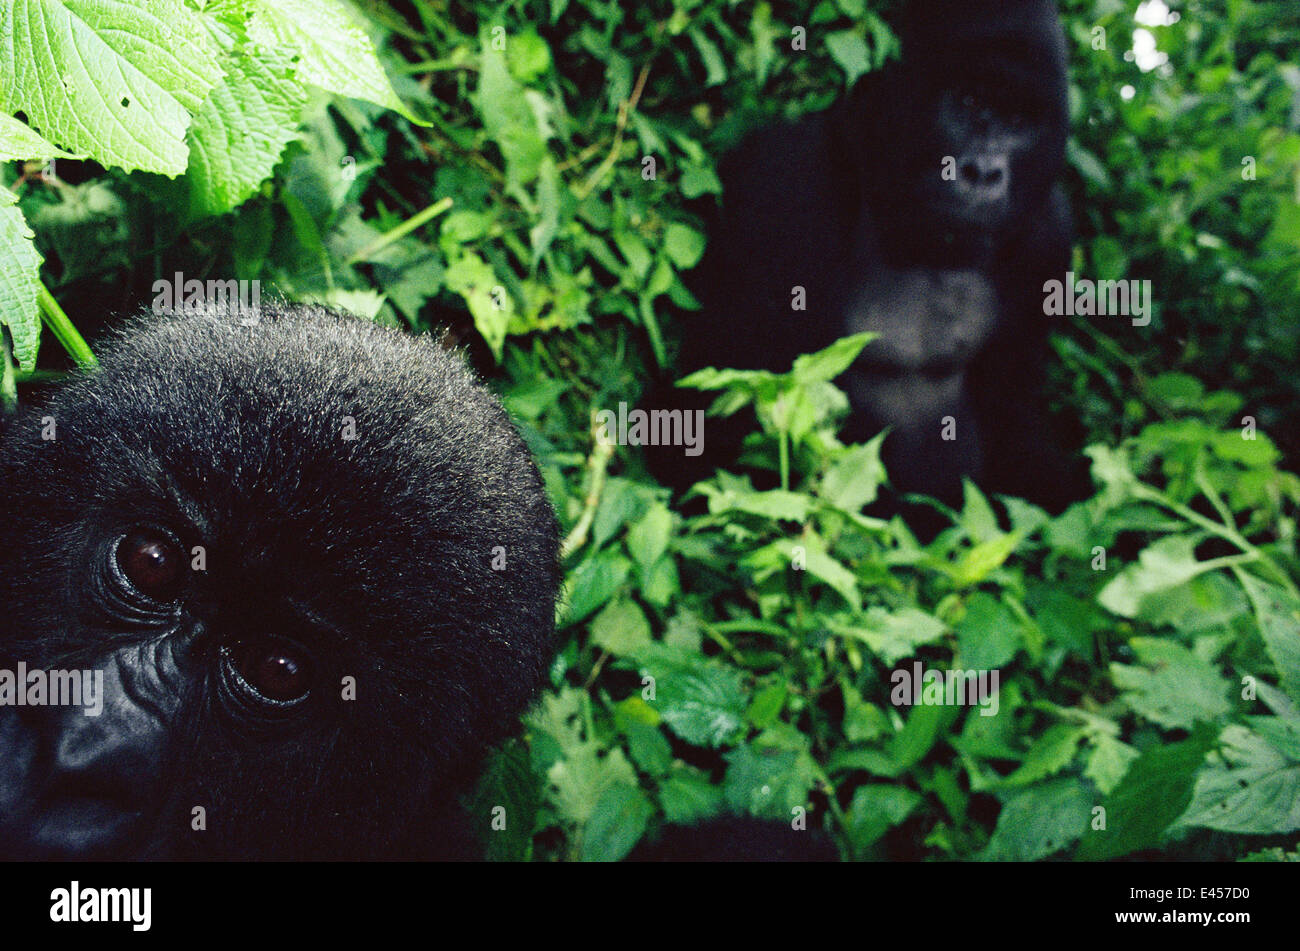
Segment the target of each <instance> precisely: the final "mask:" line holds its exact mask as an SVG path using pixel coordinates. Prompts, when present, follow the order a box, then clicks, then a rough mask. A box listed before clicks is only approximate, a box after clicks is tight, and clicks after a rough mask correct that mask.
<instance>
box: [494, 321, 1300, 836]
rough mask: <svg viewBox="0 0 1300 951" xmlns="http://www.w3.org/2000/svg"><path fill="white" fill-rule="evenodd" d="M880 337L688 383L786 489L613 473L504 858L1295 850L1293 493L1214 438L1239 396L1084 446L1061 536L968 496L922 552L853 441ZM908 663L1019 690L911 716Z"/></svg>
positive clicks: (515, 765)
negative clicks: (825, 833)
mask: <svg viewBox="0 0 1300 951" xmlns="http://www.w3.org/2000/svg"><path fill="white" fill-rule="evenodd" d="M868 339H869V338H868V337H867V336H866V335H860V336H858V337H855V338H851V339H846V340H843V341H840V342H839V343H837V344H835V345H834V346H832V347H830V348H828V349H827V350H825V351H822V352H821V353H817V354H812V355H809V356H807V357H804V358H801V359H800V360H799V362H797V363H796V364H795V366H794V367H793V368H792V370H791V372H789V373H787V374H773V373H767V372H747V371H733V370H708V371H703V372H701V373H699V374H696V375H695V376H693V377H692V378H690V379H689V380H687V381H686V382H687V383H688V384H690V385H694V386H699V387H702V388H708V389H718V390H720V391H721V394H720V396H719V398H718V399H717V401H716V402H715V406H714V412H718V413H727V412H734V411H736V410H738V409H739V408H741V407H743V406H745V405H752V406H753V407H754V408H755V410H756V412H757V419H758V422H759V426H758V428H757V430H756V431H755V432H754V433H753V434H752V436H751V437H750V439H749V442H748V454H747V461H748V462H749V463H751V464H753V465H755V466H758V467H763V466H764V465H765V466H766V467H767V468H769V469H771V470H773V471H775V472H776V474H777V476H778V478H779V480H780V483H779V487H777V488H772V489H756V488H755V486H754V482H753V481H752V480H751V478H750V477H748V476H743V475H738V474H734V473H729V472H718V473H717V474H716V476H715V477H714V478H712V479H709V480H707V481H705V482H703V483H700V484H699V485H698V486H697V487H696V489H695V493H696V495H697V496H698V497H699V498H700V499H702V500H703V502H704V503H705V506H706V509H707V510H706V511H704V512H702V513H699V514H691V515H683V514H681V513H678V512H674V511H673V510H672V509H670V508H669V507H668V505H667V504H665V498H666V497H665V495H664V493H663V492H662V490H657V489H655V488H653V487H651V486H647V485H645V484H642V483H638V482H635V481H632V480H630V479H626V478H622V477H610V478H609V480H608V482H607V483H606V485H605V487H604V494H603V496H602V498H601V502H600V505H599V508H598V510H597V514H596V516H595V519H594V528H593V531H592V534H591V537H590V540H589V543H588V544H587V545H586V546H585V548H584V549H583V550H582V551H580V552H576V553H575V556H576V557H577V562H576V564H575V565H574V567H573V568H572V570H571V572H570V587H569V596H568V601H567V609H566V614H565V619H564V623H565V625H567V627H568V629H569V630H570V631H574V632H576V631H580V630H582V628H583V627H584V626H585V628H586V630H587V632H588V633H587V636H586V638H585V640H584V639H582V638H572V639H571V640H570V641H569V643H568V645H567V647H566V649H565V651H564V652H563V653H562V655H561V657H560V658H559V660H558V661H557V663H556V665H555V667H554V669H553V671H552V676H553V681H554V685H555V689H554V691H553V692H552V693H551V694H549V695H548V696H547V698H546V700H545V702H544V704H543V705H542V707H541V709H540V710H539V712H538V713H537V714H536V715H535V716H534V717H533V718H531V719H530V720H529V732H528V735H527V742H526V743H519V744H516V745H514V746H512V747H510V748H509V749H507V750H506V751H505V752H504V753H502V754H501V756H500V762H499V765H498V768H497V769H496V770H495V772H494V773H493V777H494V781H497V782H499V781H500V779H501V777H502V776H504V775H512V776H515V777H516V779H517V778H518V776H520V775H527V776H529V777H531V778H530V779H529V780H528V781H527V782H525V783H524V786H525V787H526V788H528V789H529V790H530V797H525V800H524V801H523V802H519V801H518V799H519V797H518V796H516V798H515V799H512V800H511V801H512V802H516V804H517V805H520V806H522V807H523V808H525V809H526V815H527V816H528V817H530V818H531V821H530V822H525V824H524V825H525V829H524V831H521V832H517V833H516V835H515V838H514V839H512V840H510V841H507V840H506V839H503V838H500V837H498V838H497V839H495V840H493V841H494V842H495V845H496V846H497V847H498V849H499V852H498V854H500V855H502V856H506V855H511V856H522V855H525V854H543V855H547V854H553V855H571V856H578V857H586V858H617V857H621V856H622V855H623V854H625V853H626V851H627V850H628V849H630V848H631V847H632V846H633V845H634V844H635V842H636V841H637V840H638V839H639V838H640V836H641V835H642V834H643V833H644V832H645V830H646V829H647V828H648V827H649V826H650V825H651V824H653V823H655V822H658V821H664V820H667V821H672V822H690V821H691V820H693V819H697V818H701V817H704V816H709V815H715V814H718V813H721V812H741V813H752V814H756V815H761V816H765V817H769V818H773V819H786V820H789V821H792V822H795V823H796V824H798V823H800V822H806V823H808V824H809V825H820V826H823V827H825V828H827V829H829V830H830V831H831V832H832V833H833V834H834V835H835V836H836V838H837V840H838V842H839V843H840V846H841V849H842V850H843V852H844V854H845V855H846V856H847V857H854V858H869V857H875V858H880V857H920V856H934V857H944V856H946V857H953V858H984V859H1016V860H1033V859H1042V858H1047V857H1050V856H1074V857H1077V858H1089V859H1098V858H1112V857H1118V856H1124V855H1131V854H1133V853H1135V852H1143V851H1146V850H1162V851H1167V852H1172V853H1174V854H1183V855H1202V856H1207V855H1219V854H1221V851H1215V850H1216V849H1217V850H1223V849H1224V848H1227V849H1228V850H1229V852H1228V853H1227V854H1232V855H1241V854H1242V853H1243V852H1245V851H1248V850H1249V849H1250V848H1251V847H1254V846H1252V844H1251V843H1257V844H1259V845H1267V844H1271V843H1270V841H1269V840H1267V839H1258V838H1253V837H1268V836H1277V835H1282V834H1286V833H1294V832H1295V830H1296V829H1297V828H1300V811H1298V810H1300V806H1298V805H1297V803H1300V707H1298V706H1297V704H1298V703H1300V597H1298V596H1297V588H1296V584H1295V580H1294V579H1295V577H1296V557H1295V519H1294V513H1295V506H1296V502H1297V500H1300V481H1298V480H1297V478H1296V477H1295V476H1294V475H1292V474H1290V473H1285V472H1281V471H1279V470H1278V469H1277V468H1276V463H1277V461H1278V458H1279V456H1278V453H1277V451H1276V449H1275V448H1274V447H1273V446H1272V445H1271V443H1270V442H1269V440H1268V439H1267V438H1266V437H1264V436H1262V435H1260V434H1258V433H1256V432H1253V431H1252V430H1251V429H1250V428H1249V427H1246V428H1236V429H1234V428H1225V427H1223V426H1222V425H1221V424H1222V423H1223V422H1224V420H1225V419H1226V418H1227V414H1230V413H1232V412H1235V409H1236V407H1238V406H1239V404H1240V401H1239V400H1237V399H1236V398H1235V397H1234V396H1233V395H1232V394H1229V393H1214V394H1205V393H1203V392H1201V391H1199V390H1198V391H1197V392H1192V390H1194V389H1196V388H1195V386H1192V387H1191V389H1189V388H1188V387H1189V383H1190V381H1188V380H1187V378H1185V377H1178V376H1175V375H1170V377H1169V378H1168V379H1162V380H1160V381H1157V383H1156V384H1155V385H1156V386H1157V387H1160V388H1165V389H1170V390H1171V391H1180V392H1182V393H1183V395H1184V396H1185V397H1187V399H1186V400H1185V401H1184V405H1185V409H1186V418H1185V419H1183V420H1181V421H1178V422H1171V423H1160V424H1155V425H1151V426H1148V427H1147V428H1146V429H1144V430H1143V431H1141V432H1140V433H1139V434H1138V435H1137V436H1135V437H1133V438H1131V439H1129V440H1127V441H1125V442H1124V443H1123V444H1121V445H1120V446H1118V447H1116V448H1107V447H1104V446H1094V447H1092V448H1091V449H1090V450H1089V453H1090V455H1091V457H1092V460H1093V476H1094V479H1095V481H1096V482H1097V484H1098V487H1099V489H1098V492H1097V494H1096V496H1095V497H1094V498H1092V499H1091V500H1089V501H1087V502H1085V503H1081V504H1079V505H1076V506H1074V507H1073V508H1071V509H1070V510H1068V511H1067V512H1065V513H1064V514H1063V515H1062V516H1060V517H1059V518H1055V519H1052V518H1050V517H1049V516H1048V515H1047V514H1046V513H1044V512H1043V511H1041V510H1039V509H1037V508H1035V507H1033V506H1030V505H1027V504H1025V503H1023V502H1020V501H1018V500H1015V499H1010V498H1007V499H1003V500H1002V503H1003V504H1002V505H1001V506H1000V507H999V506H995V505H993V504H991V503H990V501H989V500H988V499H986V498H985V497H984V496H983V495H982V494H981V493H980V492H979V491H978V489H976V488H975V487H974V486H973V485H969V484H968V485H967V488H966V497H965V503H964V505H963V508H962V510H961V511H959V512H951V513H950V516H951V519H952V526H951V527H950V528H949V529H947V530H945V531H942V532H941V533H940V534H939V535H938V536H937V537H936V538H935V539H934V540H933V541H931V542H929V543H928V544H922V543H920V542H918V541H917V540H916V538H915V537H914V536H913V535H912V534H911V532H909V531H908V529H907V527H906V526H905V525H904V524H903V522H902V521H901V519H897V518H896V519H893V520H890V521H882V520H881V519H877V518H872V517H870V516H868V515H864V514H862V509H863V507H864V506H866V505H869V503H870V502H871V501H873V500H874V499H875V498H876V496H877V493H878V491H879V489H880V487H881V485H882V483H883V480H884V479H885V478H886V474H885V472H884V470H883V468H882V466H881V464H880V456H879V448H880V442H881V438H888V437H887V435H884V436H882V437H880V438H877V439H874V440H872V441H871V442H869V443H867V444H864V445H844V444H842V443H841V442H840V441H839V439H838V438H837V437H836V435H835V431H836V426H837V423H838V422H839V420H840V418H841V417H842V415H843V413H844V412H845V410H846V408H847V403H846V400H845V397H844V396H843V394H841V393H840V392H839V391H838V390H837V389H836V388H835V387H834V385H833V383H832V381H833V380H834V379H835V377H837V376H838V375H839V373H840V372H841V371H842V370H843V369H844V368H845V367H847V366H848V364H849V363H850V362H851V361H852V360H853V359H854V357H855V356H856V355H857V353H858V352H859V351H860V350H861V348H862V347H863V346H864V345H865V344H866V343H867V341H868ZM917 662H920V663H921V664H922V665H923V666H924V667H925V668H927V669H936V670H939V671H943V670H947V669H954V670H955V669H960V670H967V671H969V670H994V671H998V672H999V673H1000V689H999V695H998V703H997V708H996V715H993V716H987V715H980V710H979V709H978V708H976V707H974V706H970V705H967V706H954V705H944V704H924V703H922V704H917V705H915V706H910V707H908V706H901V705H898V704H896V703H895V702H894V697H895V694H894V686H895V682H896V681H895V677H894V672H895V671H898V670H905V671H910V670H911V669H912V665H913V664H915V663H917ZM501 764H510V765H511V766H512V769H507V768H506V766H505V765H501ZM494 794H495V795H498V796H500V795H506V792H505V791H504V790H502V789H500V788H499V787H498V788H497V789H496V790H495V791H494ZM529 828H531V829H532V830H533V831H535V832H536V836H535V837H533V838H530V836H529V835H528V829H529ZM1213 832H1230V833H1239V834H1242V835H1244V836H1249V837H1252V838H1247V839H1243V840H1241V844H1240V845H1239V846H1235V847H1233V846H1224V845H1223V841H1222V837H1217V838H1216V837H1215V836H1214V835H1213V834H1212V833H1213ZM1215 843H1218V844H1215ZM1234 848H1235V851H1232V850H1233V849H1234Z"/></svg>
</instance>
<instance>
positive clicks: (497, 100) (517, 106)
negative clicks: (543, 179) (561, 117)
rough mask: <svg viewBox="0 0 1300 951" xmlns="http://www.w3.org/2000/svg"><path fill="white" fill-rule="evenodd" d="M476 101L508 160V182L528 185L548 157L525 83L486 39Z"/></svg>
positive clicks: (484, 122)
mask: <svg viewBox="0 0 1300 951" xmlns="http://www.w3.org/2000/svg"><path fill="white" fill-rule="evenodd" d="M475 104H476V105H477V106H478V110H479V114H480V115H482V117H483V128H484V129H485V130H486V131H487V134H488V137H489V138H491V139H492V141H493V142H495V143H496V144H497V147H498V148H500V149H501V155H502V156H503V157H504V158H505V160H506V180H507V182H508V184H510V185H527V184H528V183H530V182H531V181H533V179H535V178H537V175H538V173H539V172H540V171H541V167H542V160H543V159H544V158H545V157H546V142H545V140H544V139H543V137H542V131H541V129H540V127H539V126H538V124H537V117H536V115H535V114H534V113H533V110H532V108H531V107H530V106H529V104H528V100H527V99H526V98H525V97H524V87H523V86H521V85H519V83H517V82H515V80H514V77H513V76H511V75H510V70H509V69H507V68H506V60H505V57H504V56H503V55H502V54H501V53H500V52H498V51H497V50H494V49H492V46H491V43H490V42H486V41H485V42H484V43H483V62H482V66H481V68H480V71H479V84H478V92H477V93H476V94H475Z"/></svg>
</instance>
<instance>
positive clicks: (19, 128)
mask: <svg viewBox="0 0 1300 951" xmlns="http://www.w3.org/2000/svg"><path fill="white" fill-rule="evenodd" d="M84 157H85V156H82V155H73V154H72V153H71V152H65V151H63V149H61V148H59V147H58V146H57V145H54V144H53V143H51V142H47V141H45V139H43V138H41V136H40V134H39V133H37V132H36V131H35V130H34V129H32V128H31V126H29V125H27V123H25V122H21V121H19V120H18V119H15V118H14V117H13V116H6V115H0V162H15V161H16V162H28V161H38V162H39V161H44V160H46V159H52V158H66V159H77V158H84Z"/></svg>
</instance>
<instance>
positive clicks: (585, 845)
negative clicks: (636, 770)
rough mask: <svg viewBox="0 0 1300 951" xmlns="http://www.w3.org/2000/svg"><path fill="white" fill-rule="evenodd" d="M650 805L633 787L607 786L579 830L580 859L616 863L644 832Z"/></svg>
mask: <svg viewBox="0 0 1300 951" xmlns="http://www.w3.org/2000/svg"><path fill="white" fill-rule="evenodd" d="M653 814H654V807H653V806H651V805H650V800H649V799H647V798H646V795H645V793H643V792H642V791H641V790H640V789H637V788H636V787H635V786H621V785H620V786H610V787H609V788H608V789H606V790H605V791H604V792H603V793H601V795H600V799H599V800H598V801H597V802H596V808H595V809H594V810H593V811H592V814H591V818H590V819H589V820H588V821H587V824H586V825H585V826H584V827H583V829H582V852H581V858H582V861H584V862H617V861H619V860H620V859H622V858H624V857H625V856H626V855H627V854H628V853H629V852H631V851H632V847H633V846H635V845H636V844H637V842H638V841H639V840H640V839H641V836H642V835H643V834H644V833H645V827H646V823H647V822H648V821H649V820H650V817H651V816H652V815H653Z"/></svg>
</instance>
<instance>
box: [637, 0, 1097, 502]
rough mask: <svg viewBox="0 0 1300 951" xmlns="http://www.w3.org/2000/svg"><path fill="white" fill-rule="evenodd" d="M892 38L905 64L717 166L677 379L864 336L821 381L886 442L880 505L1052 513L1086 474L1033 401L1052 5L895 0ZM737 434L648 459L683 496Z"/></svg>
mask: <svg viewBox="0 0 1300 951" xmlns="http://www.w3.org/2000/svg"><path fill="white" fill-rule="evenodd" d="M900 35H901V39H902V44H903V49H902V57H903V58H902V61H901V62H897V63H891V64H890V65H888V66H886V67H885V68H883V69H881V70H880V71H878V72H876V73H873V74H870V75H868V76H866V77H864V78H863V79H862V80H861V81H860V82H859V83H858V84H857V85H856V86H855V88H854V89H853V90H852V92H851V93H850V94H849V95H848V96H847V97H846V98H845V99H844V100H842V101H841V102H840V103H838V104H837V105H836V106H835V107H833V108H832V109H830V110H829V111H827V112H824V113H820V114H816V115H812V116H808V117H806V118H804V119H803V120H802V121H800V122H798V123H795V124H788V125H783V126H779V127H776V128H771V129H767V130H764V131H761V132H759V133H757V134H755V135H752V136H751V137H749V138H748V139H747V140H745V141H744V142H743V143H742V144H741V146H740V147H739V148H737V149H736V150H734V151H733V152H732V153H731V154H730V155H728V156H727V157H726V158H725V159H724V161H723V163H722V166H721V171H722V181H723V203H722V204H723V207H722V209H721V211H720V213H719V214H718V215H717V216H716V218H715V220H713V221H712V222H711V223H710V227H709V236H708V250H707V252H706V255H705V259H704V261H703V262H702V263H701V266H700V270H699V272H698V278H699V281H698V290H699V296H700V297H701V299H702V301H703V304H704V311H703V313H702V314H700V315H699V316H696V317H693V318H690V319H689V321H688V322H687V325H686V328H685V331H684V341H683V349H682V358H681V366H680V371H681V374H682V375H685V374H686V373H688V372H691V371H693V370H696V369H698V368H700V367H704V366H719V367H721V366H726V367H739V368H745V369H753V368H762V369H769V370H774V371H777V372H785V371H787V370H789V368H790V365H791V363H792V362H793V360H794V358H795V357H796V356H798V355H799V354H801V353H809V352H813V351H816V350H819V349H822V348H824V347H826V346H828V345H829V344H831V343H832V342H833V341H835V340H836V339H838V338H840V337H842V336H845V335H847V334H851V333H857V332H861V331H876V332H878V333H879V334H880V337H879V339H877V340H876V341H875V342H874V343H872V344H870V345H868V347H867V348H866V349H865V350H864V351H863V353H862V355H861V357H860V358H859V359H858V360H857V362H856V363H854V364H853V366H852V367H850V368H849V370H848V371H847V372H846V373H844V374H843V376H842V377H841V378H840V379H839V381H838V383H839V385H840V386H841V387H842V388H843V389H844V390H845V391H846V392H847V394H848V396H849V399H850V403H851V406H852V415H851V418H850V420H849V422H848V425H847V428H846V433H845V436H846V437H847V438H850V439H853V440H855V441H861V440H864V439H866V438H869V437H870V436H872V435H874V434H875V433H877V432H879V431H881V430H882V429H884V428H886V427H888V428H889V429H890V430H891V432H890V435H889V436H888V437H887V438H886V440H885V443H884V459H885V464H886V468H887V470H888V473H889V476H890V481H891V483H892V486H893V488H894V489H895V490H896V491H897V492H900V493H907V492H921V493H925V494H927V495H932V496H935V497H937V498H938V499H940V500H942V501H944V502H947V503H958V502H960V499H961V495H962V490H961V481H962V478H963V477H969V478H970V479H972V480H973V481H975V482H976V483H977V484H979V485H980V486H981V487H982V488H984V489H986V490H989V491H995V492H1002V493H1008V494H1011V495H1017V496H1022V497H1024V498H1027V499H1030V500H1031V501H1034V502H1037V503H1039V504H1042V505H1044V506H1046V507H1048V508H1050V509H1052V510H1056V511H1059V510H1060V509H1062V508H1063V507H1064V506H1065V505H1066V504H1068V503H1069V502H1070V501H1072V500H1074V499H1076V498H1079V497H1081V496H1082V495H1084V494H1085V493H1086V478H1085V477H1084V470H1083V468H1082V465H1081V464H1080V463H1075V462H1073V461H1072V460H1070V459H1069V458H1068V457H1066V456H1065V455H1064V454H1063V453H1060V452H1059V451H1058V450H1057V449H1056V440H1055V438H1054V437H1053V435H1052V434H1051V432H1050V428H1049V426H1048V421H1047V417H1046V414H1045V412H1044V410H1043V405H1042V404H1043V393H1042V376H1043V374H1042V370H1043V365H1044V363H1045V361H1046V359H1047V352H1046V351H1047V347H1046V338H1047V332H1048V320H1047V318H1046V317H1045V316H1044V312H1043V285H1044V282H1045V281H1047V280H1050V279H1052V278H1056V279H1061V278H1062V277H1063V276H1064V274H1065V271H1066V269H1067V266H1068V263H1069V256H1070V243H1071V233H1072V226H1071V222H1070V217H1069V212H1068V208H1067V205H1066V201H1065V197H1064V195H1063V194H1062V192H1061V190H1060V189H1059V187H1058V186H1057V184H1056V181H1057V178H1058V177H1059V175H1060V173H1061V170H1062V166H1063V163H1064V152H1065V140H1066V133H1067V129H1066V88H1067V84H1066V73H1065V64H1066V57H1065V44H1064V38H1063V34H1062V29H1061V24H1060V22H1059V19H1058V15H1057V11H1056V7H1055V4H1054V3H1053V2H1051V0H913V2H911V3H910V4H908V5H907V7H906V8H905V13H904V18H903V22H902V26H901V31H900ZM801 307H802V309H800V308H801ZM677 392H678V394H680V393H682V392H683V391H677ZM660 395H661V396H662V393H661V394H660ZM670 401H671V402H674V403H677V404H679V405H687V406H689V407H690V408H697V407H702V406H707V405H708V403H709V402H710V396H708V395H703V396H696V395H686V396H681V395H674V396H673V397H672V398H671V400H670ZM750 428H751V426H750V425H747V424H746V423H745V422H744V421H743V420H735V421H731V420H721V421H720V420H710V421H709V422H708V424H707V428H706V438H705V446H706V452H705V454H704V456H703V457H701V458H700V459H698V460H695V464H694V465H691V463H692V460H690V459H684V458H683V456H682V454H681V452H680V450H677V451H676V452H675V453H671V454H670V453H668V452H665V451H662V450H661V451H657V452H655V453H653V454H652V455H651V457H650V462H651V466H652V468H654V469H655V471H656V472H657V473H659V474H660V475H661V476H663V477H665V478H666V479H667V480H668V481H670V482H672V483H673V484H675V485H677V486H678V487H682V486H684V485H689V484H690V483H691V482H692V481H694V480H696V479H700V478H704V477H705V476H707V475H708V474H709V473H710V472H711V471H712V468H713V467H714V466H716V465H719V464H726V463H727V462H728V461H729V460H730V459H731V458H732V457H734V455H735V453H736V452H737V450H738V447H739V441H740V437H741V436H742V435H743V434H744V433H745V432H747V431H748V430H749V429H750Z"/></svg>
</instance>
